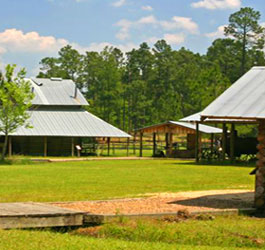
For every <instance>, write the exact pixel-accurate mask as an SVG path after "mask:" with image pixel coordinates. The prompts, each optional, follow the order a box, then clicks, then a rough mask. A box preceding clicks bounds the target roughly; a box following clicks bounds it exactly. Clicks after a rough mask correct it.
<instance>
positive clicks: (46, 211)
mask: <svg viewBox="0 0 265 250" xmlns="http://www.w3.org/2000/svg"><path fill="white" fill-rule="evenodd" d="M83 217H84V213H83V212H81V211H75V210H70V209H65V208H61V207H56V206H53V205H49V204H45V203H34V202H21V203H20V202H17V203H0V228H2V229H8V228H29V227H30V228H37V227H59V226H81V225H83Z"/></svg>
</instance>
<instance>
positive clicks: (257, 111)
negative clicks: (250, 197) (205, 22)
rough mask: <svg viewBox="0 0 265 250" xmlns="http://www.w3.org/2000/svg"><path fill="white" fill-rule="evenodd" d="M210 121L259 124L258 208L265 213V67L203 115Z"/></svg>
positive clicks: (255, 70) (252, 72) (254, 70)
mask: <svg viewBox="0 0 265 250" xmlns="http://www.w3.org/2000/svg"><path fill="white" fill-rule="evenodd" d="M200 116H201V118H200V120H201V122H203V121H205V120H206V119H215V120H216V119H221V120H222V119H225V120H226V123H229V121H231V124H234V122H238V123H242V120H244V123H257V124H258V135H257V140H258V145H257V150H258V154H257V158H258V161H257V168H256V171H254V172H255V174H256V185H255V205H256V207H257V208H259V209H261V210H263V212H265V67H253V68H252V69H251V70H249V71H248V72H247V73H246V74H245V75H243V76H242V77H241V78H240V79H239V80H237V81H236V82H235V83H234V84H233V85H232V86H231V87H230V88H228V89H227V90H226V91H225V92H224V93H223V94H222V95H220V96H219V97H218V98H217V99H216V100H215V101H213V102H212V103H211V104H210V105H209V106H208V107H206V109H204V110H203V111H202V112H201V114H200Z"/></svg>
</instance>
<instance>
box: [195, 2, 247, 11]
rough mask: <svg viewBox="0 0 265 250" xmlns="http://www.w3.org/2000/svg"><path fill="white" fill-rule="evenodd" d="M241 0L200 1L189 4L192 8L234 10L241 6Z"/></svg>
mask: <svg viewBox="0 0 265 250" xmlns="http://www.w3.org/2000/svg"><path fill="white" fill-rule="evenodd" d="M241 2H242V0H201V1H199V2H194V3H192V4H191V6H192V7H193V8H205V9H209V10H215V9H236V8H239V7H240V6H241Z"/></svg>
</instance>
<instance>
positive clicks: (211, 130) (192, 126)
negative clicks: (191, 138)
mask: <svg viewBox="0 0 265 250" xmlns="http://www.w3.org/2000/svg"><path fill="white" fill-rule="evenodd" d="M169 123H171V124H175V125H178V126H182V127H185V128H190V129H193V130H196V124H194V123H190V122H175V121H169ZM199 131H200V132H202V133H206V134H221V133H222V132H223V130H222V129H220V128H215V127H212V126H207V125H203V124H199Z"/></svg>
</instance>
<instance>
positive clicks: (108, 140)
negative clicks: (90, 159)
mask: <svg viewBox="0 0 265 250" xmlns="http://www.w3.org/2000/svg"><path fill="white" fill-rule="evenodd" d="M107 144H108V156H110V137H108V139H107Z"/></svg>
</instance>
